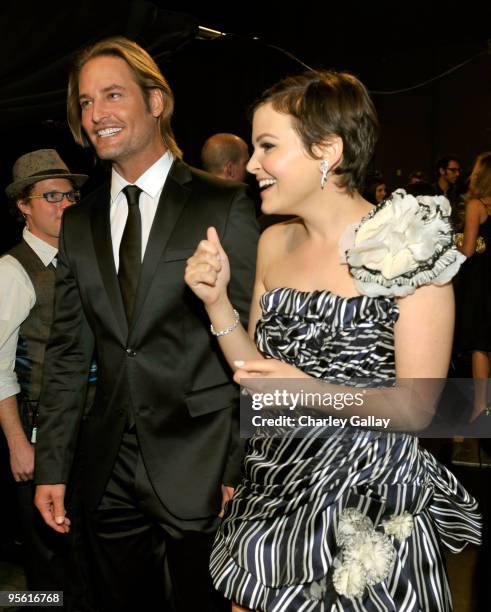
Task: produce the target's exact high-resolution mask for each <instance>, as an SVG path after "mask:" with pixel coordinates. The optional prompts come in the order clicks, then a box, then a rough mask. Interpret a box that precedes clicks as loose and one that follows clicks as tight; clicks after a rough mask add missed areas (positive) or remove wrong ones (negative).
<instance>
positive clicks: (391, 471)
mask: <svg viewBox="0 0 491 612" xmlns="http://www.w3.org/2000/svg"><path fill="white" fill-rule="evenodd" d="M446 256H447V257H448V253H447V254H446ZM261 306H262V318H261V319H260V320H259V322H258V325H257V329H256V341H257V345H258V347H259V349H260V350H261V351H262V352H263V353H264V354H265V355H267V356H271V357H274V358H277V359H281V360H282V361H285V362H288V363H290V364H293V365H295V366H297V367H298V368H300V369H302V370H304V371H305V372H307V373H309V374H311V375H312V376H316V377H319V378H324V379H328V380H335V381H337V382H339V383H342V384H348V385H349V384H350V381H351V384H354V381H355V379H360V378H371V379H372V380H376V381H384V380H389V379H391V378H394V376H395V363H394V324H395V322H396V320H397V318H398V315H399V311H398V307H397V303H396V301H395V298H394V297H387V296H385V297H384V296H372V297H369V296H367V295H362V296H359V297H353V298H342V297H339V296H337V295H334V294H332V293H330V292H328V291H313V292H303V291H299V290H296V289H291V288H278V289H274V290H272V291H269V292H267V293H266V294H264V295H263V296H262V298H261ZM394 518H395V521H396V523H397V521H402V523H403V524H404V525H405V526H406V527H407V526H408V525H409V529H406V530H404V529H402V530H401V529H395V530H392V531H391V528H390V525H393V521H394ZM391 521H392V523H391ZM346 526H348V531H349V530H350V529H351V534H350V537H351V538H352V539H351V540H350V539H349V538H348V537H347V536H346V533H347V531H346V529H347V527H346ZM404 531H406V532H405V533H404ZM355 532H356V533H355ZM354 536H356V537H357V538H360V537H361V538H362V539H361V540H360V539H358V540H353V537H354ZM367 541H368V542H369V547H368V548H366V546H365V544H366V542H367ZM479 541H480V516H479V514H478V512H477V504H476V502H475V500H474V499H473V498H472V497H471V496H470V495H469V494H468V493H467V491H466V490H465V489H463V487H462V486H461V485H460V483H459V482H458V481H457V480H456V478H455V477H454V476H453V475H452V474H451V473H450V472H449V471H448V470H447V469H446V468H445V467H443V466H442V465H440V464H439V463H438V462H437V461H436V459H435V458H434V457H433V456H432V455H431V454H430V453H428V452H427V451H426V450H424V449H422V448H420V447H419V445H418V440H417V438H415V437H413V436H410V435H407V434H397V433H384V432H380V431H373V430H360V429H354V428H345V429H340V430H338V432H337V433H335V434H334V435H332V436H331V437H328V438H320V437H319V436H316V435H310V436H307V437H303V438H299V437H288V436H283V437H264V436H260V435H258V436H254V437H252V438H251V439H250V441H249V442H248V449H247V454H246V457H245V463H244V478H243V481H242V483H241V484H240V485H239V486H238V487H237V489H236V491H235V494H234V497H233V499H232V501H231V502H230V503H229V504H228V506H227V511H226V515H225V518H224V519H223V522H222V525H221V528H220V530H219V532H218V534H217V537H216V541H215V545H214V549H213V553H212V557H211V565H210V568H211V573H212V576H213V579H214V583H215V586H216V588H217V589H218V590H220V591H221V592H223V593H224V594H225V596H226V597H227V598H228V599H230V600H233V601H235V602H237V603H239V604H241V605H242V606H245V607H247V608H250V609H252V610H261V611H267V612H283V611H290V610H291V611H302V612H307V611H314V610H315V611H319V612H323V611H325V612H328V611H329V612H332V611H348V610H349V611H361V610H365V611H368V610H369V611H374V612H375V611H376V612H388V611H397V612H416V611H418V612H419V611H424V612H436V611H438V612H442V611H448V610H451V609H452V605H451V596H450V590H449V585H448V581H447V577H446V574H445V568H444V561H443V559H442V547H445V548H447V549H448V550H451V551H453V552H458V551H460V550H462V549H463V548H464V546H465V545H466V544H467V543H468V542H472V543H479ZM350 542H351V543H350ZM353 542H355V544H353ZM370 547H371V548H370ZM374 547H375V548H374ZM365 549H366V550H368V556H369V557H370V554H371V553H370V551H372V552H373V551H375V555H374V558H373V559H370V558H369V559H368V561H367V557H366V555H365V557H363V556H361V557H360V555H362V553H363V551H364V550H365ZM377 551H380V554H378V552H377ZM384 559H385V561H384ZM382 561H383V562H382ZM360 563H361V564H362V565H360ZM364 563H366V567H368V573H366V576H365V577H366V580H367V582H366V584H365V585H364V586H363V583H362V586H361V587H360V588H358V592H357V594H355V595H353V594H352V593H353V592H354V591H356V590H357V589H356V588H352V587H353V584H350V579H351V578H354V579H356V578H358V579H359V577H360V575H359V574H360V573H359V572H358V573H356V572H355V573H354V574H353V573H349V572H348V573H345V574H343V575H342V571H341V570H343V568H348V570H349V571H351V569H352V568H353V567H354V568H355V570H356V569H357V568H358V569H359V568H360V567H365V565H363V564H364ZM384 563H385V565H384ZM372 566H373V567H372ZM350 568H351V569H350ZM374 568H375V569H374ZM372 570H373V571H372ZM343 571H344V570H343ZM357 571H358V570H357ZM377 573H378V574H379V575H378V576H377ZM364 575H365V574H364ZM381 576H383V579H381ZM347 577H348V580H347ZM355 581H356V580H355ZM352 582H353V581H352ZM358 586H360V585H359V584H358ZM355 587H356V584H355ZM350 589H351V594H350V593H349V591H350Z"/></svg>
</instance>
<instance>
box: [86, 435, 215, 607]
mask: <svg viewBox="0 0 491 612" xmlns="http://www.w3.org/2000/svg"><path fill="white" fill-rule="evenodd" d="M87 518H88V527H89V534H90V539H91V548H92V550H93V553H94V562H95V563H94V569H95V575H94V581H95V584H96V585H97V587H98V588H97V589H96V591H97V601H96V605H97V606H98V608H99V609H100V610H101V612H106V611H113V610H114V611H115V610H118V612H120V611H128V612H129V611H130V610H131V611H134V610H155V611H156V612H157V611H164V610H165V611H167V610H169V611H172V612H190V611H191V610H200V612H201V611H202V612H211V611H214V612H215V611H219V610H220V611H221V610H225V609H227V604H226V602H225V601H224V600H223V598H222V596H221V595H220V594H219V593H218V592H216V591H215V589H214V588H213V585H212V582H211V578H210V575H209V570H208V565H209V558H210V552H211V546H212V543H213V539H214V536H215V532H216V529H217V527H218V519H212V520H208V521H206V522H205V523H203V522H201V523H197V522H195V521H182V520H179V519H178V518H177V517H174V516H173V515H172V514H171V513H170V512H169V511H168V510H167V509H166V508H165V507H164V506H163V504H162V503H161V501H160V500H159V498H158V497H157V495H156V493H155V491H154V489H153V487H152V484H151V482H150V481H149V479H148V476H147V472H146V470H145V466H144V463H143V460H142V457H141V454H140V452H139V447H138V440H137V436H136V432H135V431H134V430H133V431H127V432H125V433H124V434H123V438H122V442H121V447H120V450H119V453H118V456H117V459H116V462H115V465H114V468H113V472H112V474H111V477H110V479H109V482H108V484H107V487H106V490H105V492H104V495H103V497H102V500H101V502H100V504H99V506H98V508H97V510H95V511H94V512H91V513H88V517H87Z"/></svg>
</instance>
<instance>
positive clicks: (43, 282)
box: [6, 240, 97, 441]
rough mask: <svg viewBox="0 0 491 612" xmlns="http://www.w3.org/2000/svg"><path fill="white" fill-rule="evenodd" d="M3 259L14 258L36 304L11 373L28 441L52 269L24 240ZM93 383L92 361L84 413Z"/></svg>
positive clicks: (46, 334) (49, 321)
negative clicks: (17, 385) (17, 389)
mask: <svg viewBox="0 0 491 612" xmlns="http://www.w3.org/2000/svg"><path fill="white" fill-rule="evenodd" d="M6 255H11V256H12V257H15V259H17V261H18V262H19V263H20V264H21V265H22V267H23V268H24V270H25V271H26V273H27V275H28V276H29V278H30V279H31V282H32V285H33V287H34V292H35V293H36V303H35V304H34V306H33V307H32V309H31V311H30V313H29V315H28V316H27V318H26V319H25V321H24V322H23V323H22V324H21V326H20V328H19V339H18V341H17V353H16V356H15V373H16V374H17V380H18V381H19V385H20V393H19V395H18V396H17V400H18V404H19V410H20V418H21V421H22V425H23V427H24V431H25V432H26V435H27V437H28V439H30V440H31V441H34V440H33V436H32V431H33V429H34V427H35V426H36V416H37V408H38V403H39V396H40V395H41V383H42V377H43V363H44V354H45V352H46V345H47V343H48V340H49V334H50V331H51V324H52V322H53V307H54V294H55V274H56V269H55V267H54V265H53V264H52V263H51V264H49V266H47V267H46V266H45V265H44V264H43V262H42V261H41V260H40V259H39V257H38V256H37V255H36V253H35V252H34V251H33V250H32V249H31V247H30V246H29V245H28V244H27V242H26V241H25V240H22V241H21V242H20V243H19V244H18V245H17V246H15V247H13V248H12V249H11V250H10V251H8V253H6ZM96 381H97V364H96V362H95V360H93V361H92V365H91V368H90V372H89V386H88V390H87V396H86V400H85V412H86V413H87V412H88V410H89V409H90V407H91V405H92V402H93V398H94V394H95V386H96V385H95V383H96Z"/></svg>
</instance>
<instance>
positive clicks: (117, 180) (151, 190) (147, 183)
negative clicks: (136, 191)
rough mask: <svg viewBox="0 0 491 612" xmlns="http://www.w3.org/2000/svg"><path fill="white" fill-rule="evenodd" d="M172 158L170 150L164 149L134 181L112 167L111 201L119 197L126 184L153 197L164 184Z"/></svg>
mask: <svg viewBox="0 0 491 612" xmlns="http://www.w3.org/2000/svg"><path fill="white" fill-rule="evenodd" d="M173 161H174V158H173V156H172V153H171V152H170V151H166V152H165V153H164V154H163V155H162V157H161V158H160V159H158V160H157V161H156V162H155V163H154V164H153V165H152V166H150V168H148V169H147V170H145V172H144V173H143V174H142V175H141V176H140V177H138V179H137V180H136V181H135V182H134V183H129V182H128V181H127V180H126V179H125V178H123V177H122V176H121V175H120V174H118V173H117V172H116V170H115V169H114V168H113V169H112V173H111V203H114V202H115V201H116V199H117V198H118V197H119V194H120V193H121V191H122V190H123V189H124V188H125V187H126V185H137V186H138V187H140V189H141V190H142V191H144V192H145V193H146V194H147V195H149V196H150V197H151V198H155V197H156V196H157V195H158V193H159V192H160V191H162V188H163V186H164V183H165V181H166V179H167V175H168V174H169V170H170V168H171V166H172V162H173Z"/></svg>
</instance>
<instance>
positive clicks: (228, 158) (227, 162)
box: [201, 133, 249, 182]
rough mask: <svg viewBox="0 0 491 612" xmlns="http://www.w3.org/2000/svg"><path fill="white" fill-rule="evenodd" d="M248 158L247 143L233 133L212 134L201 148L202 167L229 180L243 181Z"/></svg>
mask: <svg viewBox="0 0 491 612" xmlns="http://www.w3.org/2000/svg"><path fill="white" fill-rule="evenodd" d="M248 160H249V149H248V147H247V144H246V143H245V142H244V140H242V138H240V137H239V136H236V135H235V134H225V133H222V134H214V135H213V136H210V137H209V138H208V140H207V141H206V142H205V144H204V145H203V148H202V149H201V161H202V163H203V168H204V169H205V170H206V171H207V172H210V173H211V174H213V175H214V176H217V177H219V178H223V179H228V180H230V181H239V182H244V181H245V178H246V165H247V162H248Z"/></svg>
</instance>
